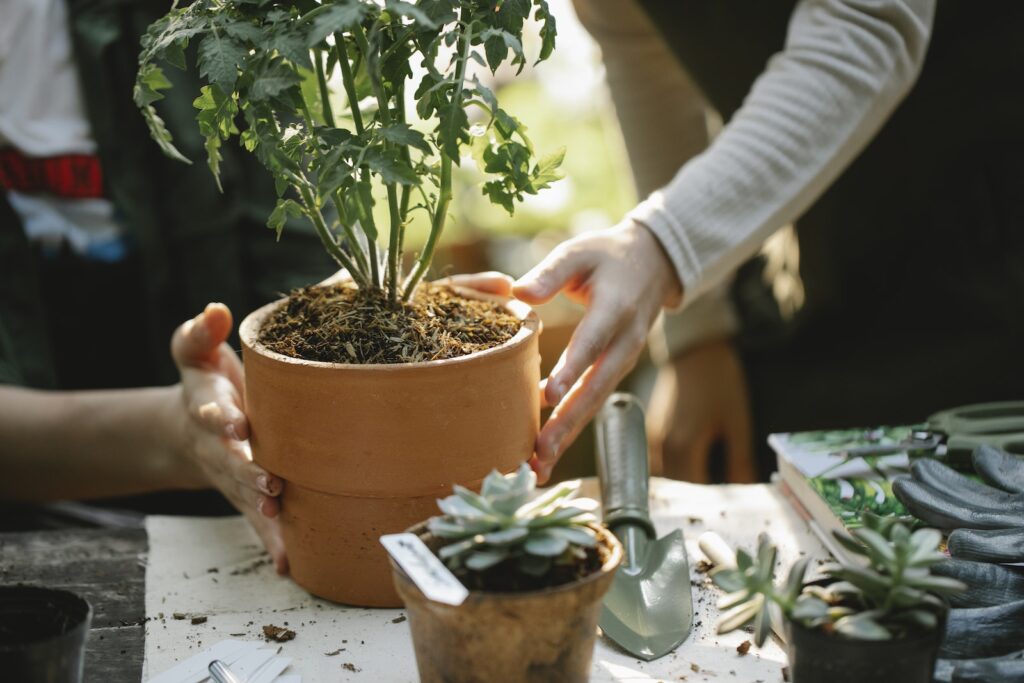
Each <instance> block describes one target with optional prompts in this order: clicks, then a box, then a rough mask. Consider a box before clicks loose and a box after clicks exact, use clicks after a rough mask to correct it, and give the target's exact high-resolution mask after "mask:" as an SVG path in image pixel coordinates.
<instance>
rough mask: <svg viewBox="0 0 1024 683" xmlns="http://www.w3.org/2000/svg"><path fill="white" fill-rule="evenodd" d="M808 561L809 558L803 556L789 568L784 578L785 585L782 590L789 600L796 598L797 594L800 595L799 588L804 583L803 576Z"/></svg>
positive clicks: (805, 572) (809, 560)
mask: <svg viewBox="0 0 1024 683" xmlns="http://www.w3.org/2000/svg"><path fill="white" fill-rule="evenodd" d="M810 562H811V558H809V557H803V558H801V559H800V560H798V561H797V562H796V563H795V564H794V565H793V567H792V568H791V569H790V570H789V576H788V577H787V578H786V587H785V592H784V594H785V596H786V597H787V598H788V599H789V600H791V601H792V600H796V599H797V596H798V595H800V590H801V589H802V588H803V585H804V576H805V575H806V574H807V566H808V565H809V564H810Z"/></svg>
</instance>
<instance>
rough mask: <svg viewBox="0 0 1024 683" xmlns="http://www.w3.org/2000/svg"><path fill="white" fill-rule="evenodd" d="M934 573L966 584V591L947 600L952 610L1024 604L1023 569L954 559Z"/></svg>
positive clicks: (933, 569)
mask: <svg viewBox="0 0 1024 683" xmlns="http://www.w3.org/2000/svg"><path fill="white" fill-rule="evenodd" d="M932 573H933V574H938V575H939V576H948V577H949V578H951V579H956V580H958V581H962V582H963V583H965V584H967V590H966V591H963V592H961V593H953V594H951V595H948V596H946V597H947V599H948V600H949V603H950V604H951V605H952V606H953V607H988V606H991V605H1001V604H1003V603H1006V602H1013V601H1014V600H1024V569H1022V568H1020V567H1004V566H1002V565H999V564H992V563H990V562H972V561H970V560H964V559H958V558H956V559H951V560H945V561H943V562H940V563H939V564H937V565H935V566H934V567H932Z"/></svg>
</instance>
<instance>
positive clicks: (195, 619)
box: [192, 617, 206, 626]
mask: <svg viewBox="0 0 1024 683" xmlns="http://www.w3.org/2000/svg"><path fill="white" fill-rule="evenodd" d="M205 623H206V617H192V625H193V626H198V625H199V624H205Z"/></svg>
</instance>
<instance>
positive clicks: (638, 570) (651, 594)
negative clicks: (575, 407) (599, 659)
mask: <svg viewBox="0 0 1024 683" xmlns="http://www.w3.org/2000/svg"><path fill="white" fill-rule="evenodd" d="M596 425H597V473H598V476H599V477H600V480H601V498H602V507H603V509H604V523H605V524H606V525H607V526H608V528H609V529H611V531H612V533H614V534H615V535H616V536H617V537H618V539H619V540H620V541H622V546H623V549H624V550H625V557H624V558H623V561H622V565H621V566H620V567H619V571H618V572H617V573H616V575H615V579H614V582H613V583H612V587H611V590H609V591H608V594H607V595H606V596H605V598H604V605H603V607H602V610H601V619H600V622H599V624H600V626H601V630H602V631H603V632H604V634H605V635H606V636H608V637H609V638H611V639H612V640H614V641H615V642H616V643H618V644H619V645H620V646H621V647H622V648H623V649H625V650H626V651H628V652H630V653H631V654H633V655H635V656H637V657H640V658H641V659H645V660H647V661H650V660H652V659H657V658H658V657H661V656H663V655H666V654H668V653H669V652H671V651H672V650H674V649H675V648H676V647H678V646H679V644H680V643H682V642H683V641H684V640H686V636H688V635H689V634H690V628H691V627H692V625H693V598H692V596H691V595H690V566H689V562H688V561H687V558H686V545H685V543H684V542H683V532H682V530H681V529H676V530H675V531H673V532H672V533H670V534H668V535H667V536H665V537H664V538H657V536H656V534H655V531H654V525H653V524H652V523H651V518H650V515H649V514H648V505H647V484H648V475H647V471H648V470H647V433H646V430H645V428H644V412H643V408H641V406H640V402H639V401H638V400H637V399H636V397H634V396H632V395H630V394H613V395H612V396H611V398H609V399H608V400H607V401H606V402H605V404H604V407H603V408H602V409H601V412H600V413H599V414H598V416H597V423H596Z"/></svg>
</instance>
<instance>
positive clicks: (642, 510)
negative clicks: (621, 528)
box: [596, 393, 654, 537]
mask: <svg viewBox="0 0 1024 683" xmlns="http://www.w3.org/2000/svg"><path fill="white" fill-rule="evenodd" d="M596 429H597V475H598V477H599V478H600V480H601V500H602V507H603V508H604V522H605V524H607V525H608V526H609V527H615V526H616V525H619V524H622V523H630V524H636V525H639V526H642V527H644V529H646V530H647V532H648V533H649V534H650V535H651V536H652V537H653V536H654V526H653V525H652V524H651V518H650V514H649V511H648V505H647V481H648V469H647V430H646V427H645V425H644V410H643V408H642V407H641V406H640V402H639V401H638V400H637V399H636V397H635V396H633V395H632V394H622V393H619V394H612V395H611V396H610V397H609V398H608V400H607V401H605V404H604V406H603V407H602V408H601V411H600V412H599V413H598V414H597V422H596Z"/></svg>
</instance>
